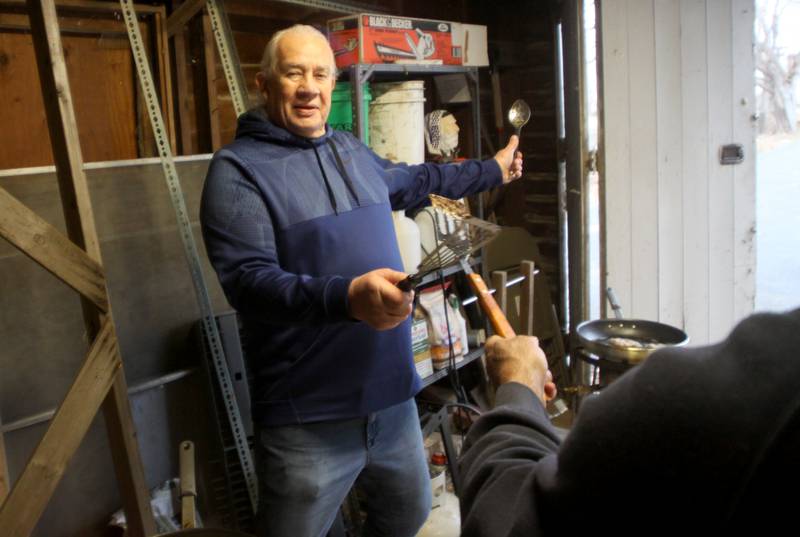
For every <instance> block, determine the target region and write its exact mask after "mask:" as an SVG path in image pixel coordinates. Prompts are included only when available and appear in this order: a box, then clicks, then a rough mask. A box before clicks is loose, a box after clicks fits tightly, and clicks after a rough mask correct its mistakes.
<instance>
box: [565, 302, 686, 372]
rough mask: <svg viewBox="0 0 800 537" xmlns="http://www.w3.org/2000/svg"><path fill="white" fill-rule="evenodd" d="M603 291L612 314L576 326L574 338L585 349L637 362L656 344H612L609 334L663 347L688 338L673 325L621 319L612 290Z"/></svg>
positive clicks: (615, 359)
mask: <svg viewBox="0 0 800 537" xmlns="http://www.w3.org/2000/svg"><path fill="white" fill-rule="evenodd" d="M607 293H608V300H609V302H611V307H612V309H613V310H614V314H615V316H616V318H615V319H600V320H595V321H585V322H583V323H581V324H579V325H578V328H577V330H576V332H577V335H578V340H579V341H580V342H581V344H582V345H583V347H584V349H585V350H586V351H587V352H589V353H591V354H596V355H597V356H599V357H601V358H605V359H607V360H611V361H617V362H627V363H630V364H638V363H639V362H641V361H642V360H644V359H645V358H647V357H648V356H650V354H652V353H653V352H654V351H656V350H657V348H646V347H623V346H618V345H612V344H610V343H609V342H608V340H609V338H625V339H635V340H637V341H641V342H645V343H654V344H658V345H659V346H664V347H681V346H683V345H686V344H687V343H688V342H689V336H687V335H686V332H684V331H683V330H681V329H679V328H675V327H674V326H670V325H668V324H663V323H658V322H655V321H646V320H642V319H623V318H622V311H621V308H620V307H619V303H618V302H617V298H616V295H615V294H614V291H613V290H612V289H611V288H608V289H607ZM658 348H660V347H658Z"/></svg>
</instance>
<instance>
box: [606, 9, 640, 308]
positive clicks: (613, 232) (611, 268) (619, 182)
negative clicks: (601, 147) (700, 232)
mask: <svg viewBox="0 0 800 537" xmlns="http://www.w3.org/2000/svg"><path fill="white" fill-rule="evenodd" d="M627 7H628V3H627V2H626V1H625V0H613V1H610V2H603V12H602V13H603V20H602V35H603V56H604V57H603V68H604V72H603V85H604V90H603V91H604V94H605V102H604V103H603V122H604V129H605V144H606V155H605V157H606V158H605V168H606V174H605V205H606V214H607V215H613V216H609V217H608V220H607V224H606V226H607V227H606V237H607V244H606V259H607V264H606V267H607V270H608V275H607V278H608V279H607V281H608V285H609V286H611V287H613V288H614V290H615V291H616V294H617V297H618V298H619V301H620V305H621V306H622V307H623V309H624V310H625V311H627V312H630V311H631V304H632V300H633V289H632V278H633V271H632V264H633V259H632V257H631V247H630V243H631V226H632V224H633V221H632V218H631V205H632V201H633V200H632V197H631V194H632V193H631V183H630V181H631V172H630V121H631V116H630V108H629V102H630V86H629V68H628V63H629V57H628V56H629V52H628V9H627Z"/></svg>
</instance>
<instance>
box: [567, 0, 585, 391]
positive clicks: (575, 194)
mask: <svg viewBox="0 0 800 537" xmlns="http://www.w3.org/2000/svg"><path fill="white" fill-rule="evenodd" d="M561 28H562V36H563V45H562V48H563V57H564V111H565V114H564V127H565V141H566V144H565V145H566V198H567V200H566V201H567V248H568V256H569V260H568V262H569V264H568V267H569V272H568V281H569V286H568V288H569V324H568V328H569V334H570V343H571V344H570V348H571V349H574V348H576V347H577V343H578V341H577V334H576V333H575V328H576V327H577V326H578V325H579V324H580V323H581V322H582V321H584V320H586V319H587V318H588V296H587V289H588V285H587V283H588V276H589V271H588V267H587V257H586V249H587V245H588V240H587V227H588V226H587V214H586V197H587V191H586V177H587V157H588V155H587V154H586V145H585V144H584V142H583V140H584V137H585V129H586V107H585V103H586V98H585V96H586V88H585V83H584V79H583V75H584V49H583V41H584V39H583V1H582V0H573V1H569V2H564V3H563V10H562V13H561ZM570 377H571V378H570V383H571V384H573V385H584V384H587V383H589V382H590V381H591V368H590V367H589V366H588V364H585V363H584V362H583V361H582V360H577V359H572V360H571V361H570Z"/></svg>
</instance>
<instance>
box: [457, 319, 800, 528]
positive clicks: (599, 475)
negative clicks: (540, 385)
mask: <svg viewBox="0 0 800 537" xmlns="http://www.w3.org/2000/svg"><path fill="white" fill-rule="evenodd" d="M798 349H800V309H798V310H795V311H793V312H791V313H786V314H782V315H775V314H760V315H754V316H751V317H750V318H748V319H746V320H745V321H743V322H741V323H740V324H739V326H738V327H736V329H735V330H734V331H733V332H732V333H731V335H730V336H729V337H728V338H727V339H726V340H725V341H723V342H721V343H719V344H717V345H713V346H707V347H698V348H685V347H684V348H666V349H661V350H659V351H656V352H655V353H654V354H653V355H651V356H650V357H649V358H647V360H645V362H644V363H643V364H641V365H639V366H637V367H636V368H634V369H632V370H631V371H629V372H627V373H626V374H625V375H623V376H622V377H620V378H619V379H617V380H615V381H614V382H613V383H612V384H611V385H610V386H609V387H608V388H605V389H604V390H603V391H602V392H601V393H600V394H599V395H596V396H590V397H588V398H587V399H586V400H585V401H584V402H583V404H582V405H581V407H580V412H579V414H578V417H577V419H576V421H575V423H574V424H573V426H572V430H571V431H570V433H569V434H568V435H567V437H566V440H565V441H564V443H563V444H561V446H560V448H559V443H560V440H559V437H558V435H557V434H556V431H555V430H554V429H553V427H552V426H551V425H550V422H549V420H548V418H547V413H546V412H545V409H544V407H543V406H542V403H541V402H540V401H539V399H538V398H537V397H536V396H535V395H534V394H533V392H532V391H530V390H529V389H528V388H527V387H525V386H523V385H522V384H517V383H513V382H512V383H508V384H504V385H502V386H501V387H500V388H499V389H498V391H497V398H496V404H497V408H496V409H495V410H493V411H491V412H489V413H486V414H484V415H483V416H481V417H480V419H479V420H478V421H477V422H476V423H475V424H474V425H473V426H472V429H471V430H470V432H469V434H468V435H467V439H466V441H465V444H464V452H463V454H462V459H461V463H460V464H461V471H462V473H461V476H462V487H461V495H460V500H461V510H462V521H463V528H462V529H463V531H462V535H463V537H511V536H525V537H547V536H564V535H577V536H582V535H593V534H594V535H614V536H625V537H627V536H633V535H636V536H640V535H647V536H652V535H659V536H660V535H670V536H675V535H708V536H717V535H719V536H732V535H747V536H754V535H797V534H798V522H797V513H796V511H797V482H798V480H800V353H799V352H798ZM792 528H794V529H792Z"/></svg>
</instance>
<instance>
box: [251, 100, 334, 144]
mask: <svg viewBox="0 0 800 537" xmlns="http://www.w3.org/2000/svg"><path fill="white" fill-rule="evenodd" d="M332 134H333V130H332V129H331V126H330V125H328V124H327V123H326V124H325V134H323V135H322V136H320V137H318V138H304V137H302V136H297V135H296V134H293V133H291V132H289V131H288V130H286V129H284V128H283V127H279V126H277V125H275V124H274V123H272V122H271V121H270V120H269V117H267V112H266V110H264V107H263V106H257V107H255V108H251V109H250V110H248V111H247V112H245V113H244V114H242V115H241V116H239V120H238V122H237V125H236V139H237V140H238V139H240V138H252V139H254V140H258V141H261V142H269V143H273V144H279V145H284V146H290V147H302V148H309V147H319V146H320V145H322V144H324V143H326V142H327V140H328V138H330V137H331V135H332Z"/></svg>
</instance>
